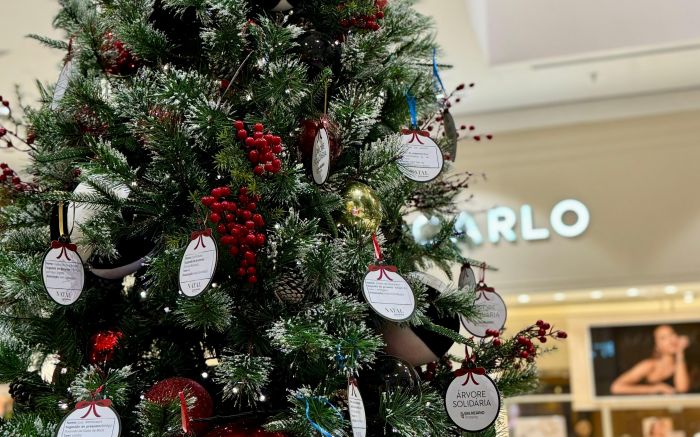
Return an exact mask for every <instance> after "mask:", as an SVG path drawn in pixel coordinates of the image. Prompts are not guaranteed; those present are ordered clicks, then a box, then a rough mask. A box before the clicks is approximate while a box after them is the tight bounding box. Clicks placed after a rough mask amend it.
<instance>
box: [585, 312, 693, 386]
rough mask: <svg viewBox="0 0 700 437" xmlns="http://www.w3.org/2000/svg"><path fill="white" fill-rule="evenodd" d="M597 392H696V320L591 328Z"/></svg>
mask: <svg viewBox="0 0 700 437" xmlns="http://www.w3.org/2000/svg"><path fill="white" fill-rule="evenodd" d="M590 334H591V348H592V351H591V355H592V357H593V371H594V380H595V395H596V396H625V395H636V396H646V395H656V396H659V395H683V394H690V393H696V394H697V393H700V386H699V382H698V381H700V323H672V324H663V323H662V324H654V325H637V326H610V327H591V328H590Z"/></svg>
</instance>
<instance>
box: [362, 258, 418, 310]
mask: <svg viewBox="0 0 700 437" xmlns="http://www.w3.org/2000/svg"><path fill="white" fill-rule="evenodd" d="M362 293H363V294H364V296H365V300H367V303H369V306H370V307H372V309H373V310H374V311H375V312H376V313H377V314H379V315H380V316H382V317H384V318H385V319H388V320H391V321H392V322H403V321H404V320H408V319H410V318H411V316H412V315H413V311H415V309H416V299H415V297H414V296H413V290H411V286H410V285H409V284H408V282H406V280H405V279H404V278H403V277H401V275H399V274H398V273H396V267H394V266H385V265H376V266H374V265H373V266H370V270H369V272H367V274H366V275H365V279H364V281H362Z"/></svg>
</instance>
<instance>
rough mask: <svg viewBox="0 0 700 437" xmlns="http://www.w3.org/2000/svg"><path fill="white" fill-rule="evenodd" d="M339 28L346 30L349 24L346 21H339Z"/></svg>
mask: <svg viewBox="0 0 700 437" xmlns="http://www.w3.org/2000/svg"><path fill="white" fill-rule="evenodd" d="M340 27H344V28H348V27H350V22H349V21H348V20H346V19H342V20H340Z"/></svg>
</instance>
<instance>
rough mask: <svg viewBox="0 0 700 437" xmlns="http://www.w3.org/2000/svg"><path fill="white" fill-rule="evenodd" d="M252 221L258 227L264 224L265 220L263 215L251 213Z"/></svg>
mask: <svg viewBox="0 0 700 437" xmlns="http://www.w3.org/2000/svg"><path fill="white" fill-rule="evenodd" d="M253 221H254V222H255V225H256V226H258V227H262V226H265V220H263V216H262V215H260V214H253Z"/></svg>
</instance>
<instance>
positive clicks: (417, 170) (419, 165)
mask: <svg viewBox="0 0 700 437" xmlns="http://www.w3.org/2000/svg"><path fill="white" fill-rule="evenodd" d="M401 144H402V150H401V158H400V159H399V160H398V161H397V163H398V165H399V170H401V173H403V175H404V176H406V177H407V178H408V179H411V180H412V181H416V182H429V181H432V180H433V179H435V178H436V177H438V175H439V174H440V172H441V171H442V165H443V162H444V160H443V158H442V151H441V150H440V148H439V147H438V145H437V144H435V141H433V139H432V138H430V136H429V135H427V132H423V131H403V132H402V135H401Z"/></svg>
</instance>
